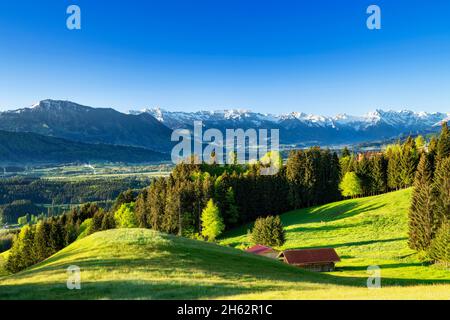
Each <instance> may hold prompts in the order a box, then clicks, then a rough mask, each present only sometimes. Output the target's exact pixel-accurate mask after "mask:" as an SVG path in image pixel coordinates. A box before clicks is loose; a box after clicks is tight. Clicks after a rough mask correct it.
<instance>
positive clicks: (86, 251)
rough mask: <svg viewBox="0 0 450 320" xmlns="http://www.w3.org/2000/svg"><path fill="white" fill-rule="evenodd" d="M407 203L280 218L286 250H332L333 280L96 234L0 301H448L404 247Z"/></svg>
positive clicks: (446, 282)
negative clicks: (73, 271) (75, 283)
mask: <svg viewBox="0 0 450 320" xmlns="http://www.w3.org/2000/svg"><path fill="white" fill-rule="evenodd" d="M403 198H404V199H403ZM407 198H408V191H402V192H400V193H397V194H390V195H386V196H383V197H380V198H379V199H377V198H370V199H366V200H365V201H364V200H363V199H360V200H354V201H348V202H342V203H336V204H331V205H326V206H323V207H321V208H320V209H319V208H316V209H310V210H302V211H300V212H292V213H287V214H286V215H284V216H283V219H284V222H285V224H286V225H287V226H288V230H289V233H288V242H287V244H286V247H298V246H300V247H311V246H314V247H316V246H319V245H325V244H326V245H333V246H335V247H336V248H337V250H338V252H339V253H340V254H341V255H342V258H343V261H342V263H341V264H340V265H339V266H340V269H341V270H342V271H338V272H335V273H333V274H319V273H311V272H307V271H303V270H301V269H298V268H295V267H291V266H288V265H285V264H283V263H281V262H278V261H275V260H271V259H267V258H263V257H258V256H253V255H250V254H247V253H245V252H242V251H239V250H235V249H233V248H226V247H221V246H218V245H215V244H209V243H205V242H199V241H194V240H188V239H184V238H179V237H174V236H169V235H164V234H159V233H156V232H153V231H151V230H145V229H119V230H109V231H105V232H99V233H96V234H93V235H91V236H89V237H87V238H84V239H82V240H79V241H77V242H75V243H73V244H72V245H70V246H69V247H67V248H65V249H64V250H62V251H60V252H59V253H57V254H56V255H54V256H53V257H51V258H49V259H48V260H46V261H44V262H42V263H41V264H38V265H36V266H34V267H32V268H30V269H28V270H26V271H24V272H21V273H18V274H16V275H14V276H9V277H5V278H3V279H0V299H86V298H87V299H162V298H166V299H167V298H168V299H171V298H177V299H197V298H257V299H264V298H266V299H282V298H295V299H335V298H339V299H346V298H353V299H358V298H369V299H403V298H404V299H432V298H436V299H437V298H439V299H448V298H450V296H449V292H450V276H449V272H448V271H446V270H440V269H437V268H435V267H424V266H420V265H419V264H418V262H417V260H416V258H415V257H414V255H411V254H412V251H410V250H409V249H407V247H406V242H405V241H406V240H405V236H406V235H405V225H404V224H405V219H404V215H405V212H404V210H402V209H401V208H403V207H404V206H405V203H404V202H407ZM394 200H395V201H394ZM394 208H395V209H396V210H393V211H392V212H393V213H392V212H391V209H394ZM383 211H384V213H383ZM333 212H334V213H333ZM337 214H339V216H337ZM383 216H386V217H384V218H383ZM321 221H324V222H321ZM346 228H348V229H346ZM309 229H311V230H309ZM244 230H245V228H243V229H242V231H244ZM308 230H309V232H308ZM294 231H297V232H294ZM359 232H365V234H361V235H358V233H359ZM238 233H239V231H235V234H236V235H235V236H234V237H230V238H227V239H226V240H223V242H224V243H227V244H232V243H233V244H238V243H241V242H242V241H244V240H245V237H244V236H239V235H237V234H238ZM321 237H324V238H321ZM379 240H382V241H379ZM380 250H382V251H380ZM368 263H370V264H372V263H376V264H379V265H380V266H381V267H382V270H383V271H382V272H383V276H384V277H388V278H389V279H385V278H383V286H384V287H383V288H382V289H380V290H369V289H367V288H366V286H365V285H366V276H367V275H366V274H365V266H366V265H367V264H368ZM69 265H78V266H80V267H81V270H82V289H81V290H68V289H67V288H66V280H67V274H66V268H67V267H68V266H69ZM389 265H390V266H389ZM363 267H364V268H363ZM363 269H364V270H363ZM430 282H432V283H436V285H429V283H430ZM392 284H396V285H398V286H388V285H392Z"/></svg>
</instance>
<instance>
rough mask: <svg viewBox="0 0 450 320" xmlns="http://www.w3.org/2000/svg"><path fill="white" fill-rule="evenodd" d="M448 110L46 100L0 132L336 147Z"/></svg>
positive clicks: (423, 122) (418, 127)
mask: <svg viewBox="0 0 450 320" xmlns="http://www.w3.org/2000/svg"><path fill="white" fill-rule="evenodd" d="M449 120H450V113H448V114H445V113H427V112H413V111H409V110H402V111H392V110H390V111H383V110H375V111H373V112H370V113H367V114H365V115H362V116H354V115H347V114H339V115H336V116H321V115H311V114H306V113H302V112H291V113H288V114H264V113H258V112H252V111H250V110H242V109H228V110H218V111H196V112H182V111H178V112H172V111H167V110H164V109H161V108H153V109H144V110H141V111H130V112H129V113H128V114H125V113H121V112H119V111H116V110H114V109H112V108H92V107H88V106H83V105H79V104H77V103H74V102H70V101H57V100H44V101H41V102H39V103H37V104H35V105H33V106H32V107H31V108H22V109H17V110H13V111H5V112H0V130H4V131H13V132H33V133H38V134H40V135H45V136H52V137H58V138H64V139H68V140H73V141H80V142H87V143H106V144H116V145H126V146H138V147H144V148H147V149H152V150H156V151H165V152H167V151H170V150H171V147H172V146H173V142H172V141H171V138H170V136H171V131H172V130H174V129H192V128H193V126H194V121H202V124H203V127H204V129H205V130H206V129H209V128H215V129H219V130H221V131H222V132H223V133H224V134H225V133H226V129H237V128H242V129H244V130H247V129H279V133H280V143H281V144H289V145H293V144H294V145H303V146H308V145H322V146H329V145H336V144H351V143H357V142H370V141H380V140H386V139H392V138H396V137H401V136H406V135H410V134H423V133H428V132H436V131H438V130H439V125H440V124H441V123H442V122H444V121H447V122H448V121H449Z"/></svg>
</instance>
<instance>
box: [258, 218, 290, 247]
mask: <svg viewBox="0 0 450 320" xmlns="http://www.w3.org/2000/svg"><path fill="white" fill-rule="evenodd" d="M251 240H252V242H253V243H254V244H261V245H266V246H277V247H280V246H282V245H283V244H284V243H285V241H286V236H285V231H284V228H283V224H282V223H281V219H280V217H279V216H276V217H273V216H268V217H265V218H258V219H256V221H255V225H254V226H253V230H252V233H251Z"/></svg>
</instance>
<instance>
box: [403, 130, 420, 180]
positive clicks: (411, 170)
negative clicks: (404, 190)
mask: <svg viewBox="0 0 450 320" xmlns="http://www.w3.org/2000/svg"><path fill="white" fill-rule="evenodd" d="M417 161H418V151H417V148H416V143H415V141H414V140H413V139H412V138H411V137H408V139H407V141H406V142H405V143H404V144H403V146H402V152H401V159H400V163H401V181H402V187H410V186H411V185H412V184H413V182H414V176H415V173H416V169H417Z"/></svg>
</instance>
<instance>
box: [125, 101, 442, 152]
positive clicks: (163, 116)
mask: <svg viewBox="0 0 450 320" xmlns="http://www.w3.org/2000/svg"><path fill="white" fill-rule="evenodd" d="M130 113H133V114H140V113H149V114H151V115H152V116H153V117H155V118H156V119H157V120H158V121H160V122H161V123H163V124H164V125H166V126H168V127H169V128H171V129H179V128H188V129H190V128H192V127H193V123H194V121H202V122H203V126H204V127H205V128H218V129H221V130H224V129H226V128H243V129H248V128H256V129H259V128H265V129H274V128H276V129H280V136H281V139H282V143H306V144H314V143H333V144H334V143H349V142H357V141H367V140H380V139H388V138H393V137H397V136H404V135H408V134H418V133H426V132H430V131H433V130H436V126H438V125H440V123H442V122H443V121H448V120H449V119H450V113H449V114H445V113H428V112H414V111H410V110H401V111H393V110H389V111H384V110H380V109H378V110H375V111H373V112H369V113H367V114H365V115H362V116H354V115H347V114H338V115H336V116H322V115H313V114H306V113H303V112H291V113H288V114H279V115H275V114H263V113H257V112H252V111H249V110H239V109H228V110H218V111H197V112H172V111H167V110H164V109H161V108H152V109H145V110H142V111H133V112H130Z"/></svg>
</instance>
